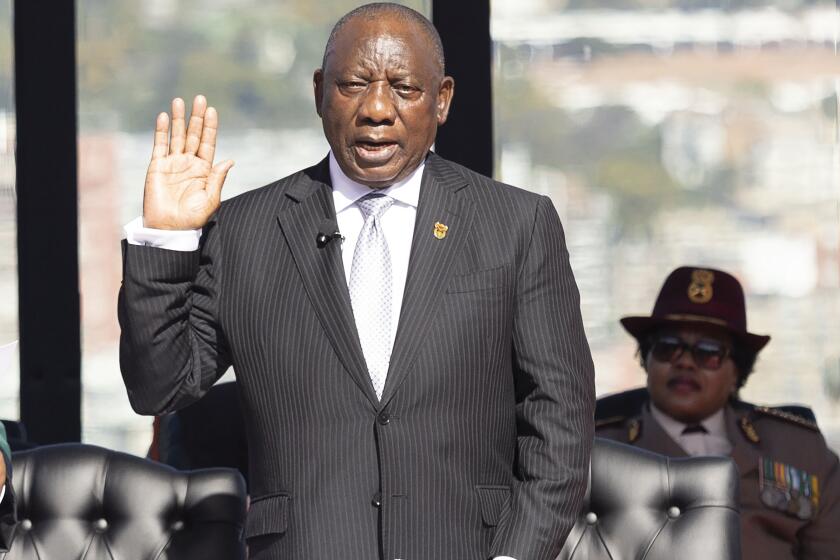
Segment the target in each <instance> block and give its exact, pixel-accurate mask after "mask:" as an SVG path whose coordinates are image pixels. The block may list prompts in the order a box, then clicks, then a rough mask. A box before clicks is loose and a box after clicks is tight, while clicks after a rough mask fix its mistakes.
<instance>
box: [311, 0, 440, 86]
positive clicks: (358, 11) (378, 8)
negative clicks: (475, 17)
mask: <svg viewBox="0 0 840 560" xmlns="http://www.w3.org/2000/svg"><path fill="white" fill-rule="evenodd" d="M382 15H389V16H396V17H397V18H398V19H401V20H403V21H407V22H411V23H414V24H417V25H418V26H419V27H420V29H422V30H423V32H424V33H425V34H426V37H427V38H428V39H429V41H430V42H431V43H432V53H433V54H434V56H435V59H436V61H435V62H436V63H437V65H438V67H439V68H440V73H441V76H443V75H444V73H445V69H446V59H445V58H444V56H443V42H442V41H441V40H440V34H438V32H437V29H435V26H434V24H432V22H431V21H429V19H428V18H427V17H426V16H424V15H423V14H421V13H420V12H418V11H416V10H412V9H411V8H409V7H407V6H403V5H401V4H394V3H393V2H373V3H371V4H365V5H363V6H359V7H358V8H355V9H353V10H351V11H349V12H347V13H346V14H344V16H342V18H341V19H340V20H338V22H336V24H335V26H334V27H333V28H332V31H331V32H330V38H329V39H327V46H326V47H325V48H324V57H323V59H322V60H321V69H324V68H325V67H326V66H327V56H328V55H329V54H330V53H331V52H332V51H333V49H334V48H335V40H336V37H337V36H338V32H339V31H341V28H342V27H344V26H345V25H346V24H347V23H348V22H349V21H350V20H353V19H356V18H358V17H361V18H365V19H376V18H378V17H379V16H382Z"/></svg>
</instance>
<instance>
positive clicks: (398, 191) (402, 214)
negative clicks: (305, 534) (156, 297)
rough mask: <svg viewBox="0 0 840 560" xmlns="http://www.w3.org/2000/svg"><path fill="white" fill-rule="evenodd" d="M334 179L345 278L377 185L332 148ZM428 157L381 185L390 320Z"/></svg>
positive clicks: (160, 239)
mask: <svg viewBox="0 0 840 560" xmlns="http://www.w3.org/2000/svg"><path fill="white" fill-rule="evenodd" d="M329 158H330V180H331V182H332V187H333V204H334V205H335V217H336V221H337V223H338V231H339V232H340V233H341V235H343V236H344V241H343V242H342V246H341V260H342V264H343V265H344V278H345V281H347V282H349V280H350V269H351V267H352V265H353V252H354V250H355V248H356V240H357V239H358V237H359V233H360V232H361V231H362V226H363V225H364V223H365V220H364V216H363V215H362V210H361V209H360V208H359V207H358V206H357V205H356V201H357V200H359V199H360V198H362V197H363V196H365V195H366V194H369V193H370V192H371V191H373V190H374V189H371V188H370V187H367V186H365V185H362V184H361V183H357V182H355V181H353V180H352V179H350V178H349V177H347V175H345V174H344V172H343V171H342V170H341V167H339V165H338V162H337V161H336V160H335V156H333V154H332V152H330V156H329ZM424 167H425V162H422V163H421V164H420V165H419V166H418V167H417V169H415V170H414V171H413V172H412V173H411V175H409V176H408V177H406V178H405V179H403V180H402V181H400V182H399V183H396V184H394V185H391V186H390V187H387V188H384V189H377V190H376V192H380V193H382V194H384V195H387V196H390V197H391V198H393V199H394V204H393V205H391V207H390V208H389V209H388V210H387V211H386V212H385V213H384V214H383V215H382V218H381V225H382V230H383V232H384V234H385V239H386V240H387V241H388V251H389V252H390V254H391V274H392V278H393V282H394V285H393V288H392V292H391V293H392V294H393V300H392V303H393V305H392V309H391V313H392V322H391V324H392V325H397V326H398V325H399V317H400V309H401V308H402V300H403V294H404V293H405V281H406V278H407V276H408V259H409V256H410V253H411V242H412V239H413V238H414V222H415V220H416V219H417V204H418V202H419V201H420V184H421V182H422V179H423V169H424ZM123 229H124V230H125V237H126V241H128V243H130V244H132V245H150V246H152V247H158V248H161V249H170V250H174V251H195V250H196V249H198V242H199V239H200V238H201V230H186V231H171V230H157V229H151V228H147V227H144V226H143V219H142V218H136V219H135V220H133V221H131V222H129V223H128V224H126V226H125V227H124V228H123ZM396 334H397V329H396V328H395V329H392V330H391V346H392V347H393V344H394V338H395V337H396ZM494 560H516V559H515V558H511V557H510V556H496V557H495V558H494Z"/></svg>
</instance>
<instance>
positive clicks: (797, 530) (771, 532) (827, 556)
mask: <svg viewBox="0 0 840 560" xmlns="http://www.w3.org/2000/svg"><path fill="white" fill-rule="evenodd" d="M736 406H737V408H736ZM725 418H726V429H727V436H728V438H729V441H730V442H731V443H732V459H733V460H734V461H735V463H736V464H737V466H738V471H739V473H740V500H739V503H740V506H741V549H742V553H743V559H744V560H789V559H792V558H796V559H800V560H835V559H840V466H838V458H837V455H836V454H834V453H833V452H832V451H831V450H830V449H829V448H828V446H827V444H826V442H825V439H824V438H823V436H822V434H820V432H819V430H818V429H817V426H816V424H812V423H810V422H808V421H807V420H803V419H801V418H799V417H796V416H794V415H792V414H788V413H785V412H781V411H778V410H776V409H772V408H765V407H756V406H753V405H749V404H747V403H737V405H735V406H733V405H728V406H727V407H726V409H725ZM595 429H596V435H597V436H599V437H604V438H608V439H612V440H616V441H620V442H624V443H629V444H631V445H635V446H638V447H641V448H643V449H647V450H649V451H654V452H656V453H660V454H663V455H667V456H671V457H686V456H687V454H686V452H685V451H683V449H682V448H681V447H680V446H679V444H677V442H675V441H674V440H673V439H672V438H671V437H670V436H669V435H667V434H666V432H665V430H664V429H663V428H662V427H661V426H660V425H659V423H658V422H656V420H655V419H654V418H653V416H652V415H651V413H650V407H649V406H647V404H645V405H644V406H642V407H641V410H640V411H639V412H638V413H637V414H635V415H632V416H627V417H614V418H607V419H603V420H600V421H596V428H595ZM764 459H769V460H770V461H772V462H773V464H774V465H777V466H780V465H787V466H789V467H794V468H795V469H797V471H794V472H800V473H801V472H802V471H804V472H805V473H808V474H809V475H812V476H813V477H816V479H817V489H818V492H819V498H818V505H817V506H816V508H813V510H812V511H809V509H808V507H807V506H806V507H804V508H802V510H801V511H799V512H796V511H794V510H796V509H797V506H796V505H792V504H791V503H790V501H788V500H784V501H783V500H781V499H779V500H778V503H777V504H776V506H775V507H771V506H768V505H767V504H766V503H765V501H768V502H772V500H769V499H767V496H765V501H762V497H761V491H762V478H763V477H762V472H761V471H762V470H763V463H762V462H763V460H764ZM766 486H768V484H766V483H765V487H766ZM775 492H776V494H775V495H776V496H780V495H783V493H782V492H779V491H778V490H776V491H775ZM771 496H773V494H772V493H771ZM783 509H785V511H783ZM803 517H804V518H803Z"/></svg>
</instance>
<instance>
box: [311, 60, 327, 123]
mask: <svg viewBox="0 0 840 560" xmlns="http://www.w3.org/2000/svg"><path fill="white" fill-rule="evenodd" d="M312 88H313V90H314V92H315V112H316V113H318V116H319V117H320V116H321V105H322V103H323V102H324V71H323V70H322V69H320V68H318V69H317V70H315V73H314V74H313V75H312Z"/></svg>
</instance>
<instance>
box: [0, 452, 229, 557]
mask: <svg viewBox="0 0 840 560" xmlns="http://www.w3.org/2000/svg"><path fill="white" fill-rule="evenodd" d="M12 464H13V468H14V473H13V477H14V478H13V485H14V489H15V495H16V498H17V501H18V519H19V521H20V522H19V524H18V527H17V530H16V532H15V536H14V540H13V541H12V545H11V547H10V549H9V552H8V553H6V554H3V555H0V559H3V560H35V559H37V560H69V559H73V560H106V559H107V560H116V559H120V560H131V559H138V560H140V559H142V560H147V559H148V560H176V559H177V560H192V559H196V560H199V559H200V560H222V559H224V560H235V559H241V558H245V547H244V543H243V540H242V538H241V537H242V526H243V523H244V520H245V513H246V502H245V500H246V498H245V483H244V481H243V480H242V476H241V475H240V474H239V473H237V472H235V471H233V470H230V469H207V470H201V471H192V472H179V471H176V470H175V469H173V468H171V467H167V466H165V465H160V464H157V463H153V462H151V461H149V460H146V459H141V458H139V457H135V456H132V455H127V454H125V453H118V452H115V451H110V450H107V449H103V448H100V447H95V446H92V445H82V444H61V445H50V446H44V447H39V448H36V449H32V450H29V451H22V452H19V453H14V454H13V456H12Z"/></svg>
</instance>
